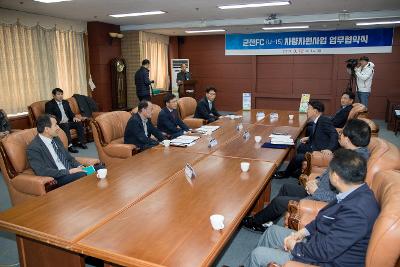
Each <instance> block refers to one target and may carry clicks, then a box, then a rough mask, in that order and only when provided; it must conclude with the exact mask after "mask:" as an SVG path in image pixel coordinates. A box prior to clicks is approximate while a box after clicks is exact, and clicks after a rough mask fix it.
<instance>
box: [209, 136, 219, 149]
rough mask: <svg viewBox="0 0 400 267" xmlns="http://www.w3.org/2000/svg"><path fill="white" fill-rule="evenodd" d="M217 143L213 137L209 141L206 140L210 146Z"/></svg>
mask: <svg viewBox="0 0 400 267" xmlns="http://www.w3.org/2000/svg"><path fill="white" fill-rule="evenodd" d="M216 145H218V141H217V139H215V138H212V139H211V140H210V141H209V142H208V147H209V148H212V147H214V146H216Z"/></svg>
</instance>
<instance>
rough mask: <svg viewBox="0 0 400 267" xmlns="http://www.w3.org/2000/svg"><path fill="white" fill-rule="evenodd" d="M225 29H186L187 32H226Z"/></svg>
mask: <svg viewBox="0 0 400 267" xmlns="http://www.w3.org/2000/svg"><path fill="white" fill-rule="evenodd" d="M224 31H225V30H224V29H215V30H195V31H185V32H186V33H202V32H224Z"/></svg>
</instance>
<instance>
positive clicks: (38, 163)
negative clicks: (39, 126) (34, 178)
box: [26, 135, 82, 179]
mask: <svg viewBox="0 0 400 267" xmlns="http://www.w3.org/2000/svg"><path fill="white" fill-rule="evenodd" d="M54 141H55V142H56V144H57V146H58V148H59V149H60V150H61V152H62V153H63V154H64V156H65V158H66V159H67V160H68V161H69V163H70V164H71V167H72V168H76V167H78V166H80V165H82V164H80V163H79V162H78V161H76V160H75V158H74V157H72V156H71V154H70V153H69V152H68V151H67V150H66V149H65V147H64V145H63V143H62V142H61V140H60V138H58V137H54ZM26 153H27V156H28V162H29V165H30V166H31V167H32V169H33V171H34V172H35V174H36V175H39V176H50V177H53V178H54V179H57V178H60V177H62V176H64V175H67V174H69V171H68V170H59V169H58V168H57V165H56V162H55V161H54V159H53V157H52V156H51V154H50V151H49V150H48V149H47V146H46V144H45V143H44V142H43V141H42V139H40V137H39V135H36V137H35V138H34V139H33V140H32V142H31V143H30V144H29V146H28V148H27V150H26Z"/></svg>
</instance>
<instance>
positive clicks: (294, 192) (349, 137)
mask: <svg viewBox="0 0 400 267" xmlns="http://www.w3.org/2000/svg"><path fill="white" fill-rule="evenodd" d="M370 139H371V129H370V128H369V126H368V124H367V123H366V122H365V121H363V120H357V119H353V120H349V121H348V122H347V124H346V126H345V127H344V129H343V131H342V134H340V136H339V143H340V146H341V147H342V148H346V149H351V150H354V151H356V152H357V153H358V154H359V155H360V156H361V157H363V158H364V159H365V160H368V158H369V151H368V147H367V146H368V144H369V141H370ZM305 197H306V198H308V199H313V200H318V201H325V202H330V201H332V200H334V199H335V197H336V190H335V188H332V186H331V184H330V183H329V171H328V169H326V170H325V171H324V172H323V173H322V174H321V176H318V177H317V178H316V179H315V180H310V181H309V182H308V183H307V188H304V187H303V186H302V185H298V184H289V183H287V184H284V185H283V186H282V187H281V189H280V190H279V193H278V195H277V196H276V197H275V198H274V199H272V201H271V202H270V203H269V204H268V206H266V207H265V208H264V209H262V210H261V211H259V212H258V213H256V214H255V215H254V216H248V217H245V218H244V219H243V221H242V224H243V226H245V227H246V228H249V229H251V230H253V231H261V232H264V231H265V229H266V227H264V226H263V224H265V223H267V222H269V221H275V220H277V219H278V218H280V217H281V216H282V215H283V214H284V213H285V212H286V210H287V207H288V204H289V201H290V200H300V199H302V198H305Z"/></svg>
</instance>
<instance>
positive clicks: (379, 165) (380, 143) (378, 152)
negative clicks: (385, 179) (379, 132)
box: [365, 137, 400, 185]
mask: <svg viewBox="0 0 400 267" xmlns="http://www.w3.org/2000/svg"><path fill="white" fill-rule="evenodd" d="M368 149H369V151H370V157H369V160H368V170H367V177H366V179H365V182H366V183H367V184H369V185H370V184H371V182H372V180H373V178H374V176H375V174H376V173H378V172H381V171H385V170H400V150H399V148H398V147H397V146H395V145H393V144H392V143H390V142H388V141H386V140H384V139H381V138H378V137H372V138H371V142H370V143H369V145H368Z"/></svg>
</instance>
